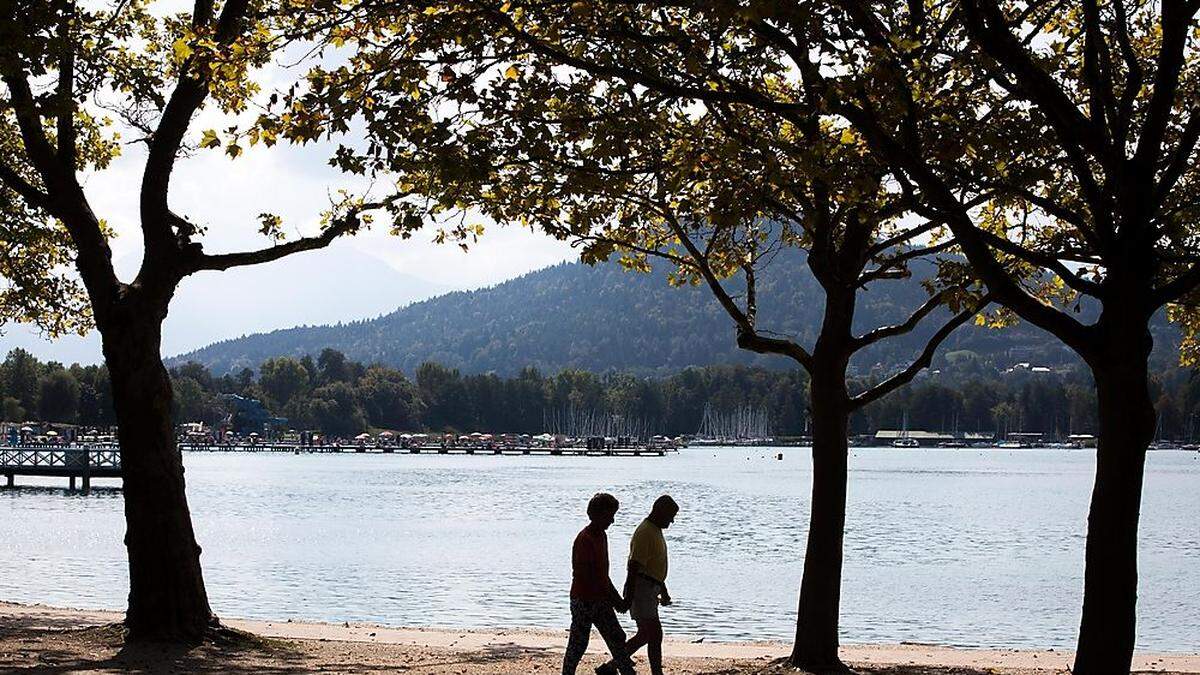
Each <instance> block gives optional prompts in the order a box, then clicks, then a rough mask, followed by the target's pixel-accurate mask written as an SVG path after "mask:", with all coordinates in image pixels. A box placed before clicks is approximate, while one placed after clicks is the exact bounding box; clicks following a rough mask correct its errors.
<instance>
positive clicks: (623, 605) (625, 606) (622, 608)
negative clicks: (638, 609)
mask: <svg viewBox="0 0 1200 675" xmlns="http://www.w3.org/2000/svg"><path fill="white" fill-rule="evenodd" d="M631 604H632V603H631V602H629V601H628V600H626V599H625V598H621V601H620V602H618V603H617V604H615V605H613V609H615V610H617V613H618V614H625V613H626V612H628V611H629V606H630V605H631Z"/></svg>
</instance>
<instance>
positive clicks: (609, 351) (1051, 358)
mask: <svg viewBox="0 0 1200 675" xmlns="http://www.w3.org/2000/svg"><path fill="white" fill-rule="evenodd" d="M361 292H363V293H385V292H390V291H389V289H381V288H365V289H362V291H361ZM758 295H759V304H760V311H759V325H760V326H762V327H764V328H769V329H770V330H773V331H775V332H777V333H781V334H785V335H791V336H796V337H798V338H799V339H800V341H801V342H802V343H803V344H811V341H812V339H813V335H814V332H815V331H814V329H815V326H816V325H817V323H818V322H819V321H820V316H821V311H822V304H821V294H820V293H819V292H818V291H817V289H816V282H815V281H814V280H813V279H812V277H811V276H810V275H809V274H808V271H807V268H806V266H805V265H804V264H803V260H802V259H801V258H800V257H799V256H798V255H795V254H793V255H792V256H790V258H788V259H784V258H783V257H782V256H781V258H780V260H778V261H776V264H774V265H773V266H772V267H771V268H770V269H769V270H768V273H767V274H766V275H765V276H764V277H762V278H760V280H759V289H758ZM861 297H862V300H861V303H860V310H859V312H858V323H859V325H860V326H862V328H863V329H864V330H865V329H869V328H871V327H875V326H878V325H882V324H887V323H896V322H899V321H902V320H903V319H904V318H905V317H906V316H907V315H908V313H909V312H911V311H912V310H913V309H915V308H916V307H918V306H919V305H920V304H921V303H922V302H924V300H925V299H926V297H927V296H926V293H925V290H924V289H923V288H922V287H921V285H920V283H919V281H918V280H917V279H915V278H914V279H907V280H897V281H892V282H888V283H886V284H876V285H874V286H872V287H871V290H869V291H864V292H863V294H862V296H861ZM932 330H933V323H932V322H931V321H930V322H929V325H927V326H926V327H924V329H922V330H918V331H916V332H915V333H913V334H912V335H910V336H908V337H907V338H902V339H897V340H888V341H884V342H883V343H881V344H879V345H877V346H876V347H875V348H874V350H871V351H867V352H864V353H863V354H862V357H863V358H861V359H860V360H859V362H857V363H856V364H854V366H855V368H856V372H857V373H859V374H869V373H871V372H872V371H873V370H874V371H876V372H886V371H888V370H890V369H893V368H894V367H895V366H896V365H897V364H899V363H902V362H906V361H907V360H908V359H910V358H911V357H912V356H913V355H914V354H915V353H916V352H917V351H918V350H919V348H920V346H921V341H922V340H923V339H924V337H925V336H926V335H928V334H929V333H930V332H932ZM1157 333H1159V334H1158V335H1156V342H1157V343H1158V345H1157V349H1158V354H1159V357H1160V358H1161V359H1162V360H1163V363H1166V362H1169V361H1170V359H1171V358H1172V357H1171V356H1170V351H1171V349H1172V348H1173V346H1174V345H1175V344H1176V341H1177V337H1176V333H1175V332H1174V331H1172V330H1170V329H1169V328H1167V327H1166V326H1165V325H1160V329H1159V330H1158V331H1157ZM734 338H735V334H734V330H733V327H732V324H731V322H730V321H729V319H728V317H727V316H726V315H725V314H724V313H723V311H722V310H721V308H720V307H719V306H718V304H717V303H716V301H715V300H713V298H712V296H711V295H710V294H709V292H708V291H707V289H705V288H672V287H670V286H668V285H667V283H666V282H665V280H664V278H663V275H662V274H660V273H654V274H641V273H635V272H628V271H625V270H623V269H622V268H620V267H619V266H617V265H615V264H601V265H597V266H595V267H591V266H587V265H583V264H579V263H564V264H561V265H557V266H554V267H550V268H547V269H543V270H539V271H537V272H532V273H530V274H527V275H525V276H522V277H519V278H516V279H513V280H510V281H507V282H505V283H502V284H499V285H497V286H494V287H491V288H486V289H481V290H476V291H470V292H455V293H450V294H448V295H443V296H440V297H437V298H433V299H431V300H426V301H424V302H419V303H415V304H412V305H409V306H407V307H404V308H402V309H399V310H397V311H395V312H392V313H391V314H387V315H384V316H381V317H379V318H376V319H373V320H368V321H361V322H355V323H348V324H340V325H333V326H303V327H297V328H288V329H283V330H277V331H273V332H270V333H262V334H256V335H251V336H247V337H242V338H238V339H233V340H227V341H223V342H218V343H216V344H213V345H210V346H208V347H205V348H203V349H200V350H197V351H194V352H190V353H187V354H182V355H179V356H177V357H175V358H173V359H170V360H169V361H168V363H169V364H176V365H177V364H181V363H184V362H187V361H196V362H199V363H202V364H204V365H206V366H208V367H209V368H211V369H212V370H213V371H214V372H217V373H225V372H230V371H235V370H240V369H241V368H245V367H249V368H254V367H256V366H257V365H258V364H259V363H261V362H262V361H264V360H265V359H267V358H271V357H276V356H295V357H300V356H304V355H306V354H307V355H313V356H315V355H316V354H318V353H320V351H321V350H322V349H324V348H326V347H331V348H333V349H337V350H338V351H341V352H343V353H345V354H346V356H347V357H348V358H351V359H354V360H357V361H363V362H366V363H381V364H386V365H389V366H392V367H395V368H399V369H401V370H402V371H404V372H407V373H412V372H414V371H415V369H416V368H417V366H419V365H420V364H421V363H423V362H426V361H433V362H437V363H441V364H444V365H446V366H448V367H451V368H456V369H459V370H460V371H462V372H463V373H486V372H495V373H498V374H501V375H511V374H515V373H517V372H519V371H520V370H521V369H522V368H525V367H535V368H538V369H539V370H541V371H542V372H547V373H554V372H558V371H560V370H562V369H564V368H578V369H583V370H589V371H593V372H607V371H611V370H619V371H623V372H637V373H645V374H650V373H657V374H667V373H672V372H676V371H679V370H680V369H683V368H686V367H688V366H706V365H713V364H744V365H757V366H763V367H767V368H791V367H793V365H794V364H792V363H790V362H789V361H788V360H787V359H785V358H783V357H779V356H773V355H767V356H763V355H754V354H750V353H747V352H744V351H742V350H739V349H738V348H737V345H736V344H735V339H734ZM1164 343H1165V347H1164ZM956 349H970V350H972V351H974V352H977V353H979V354H980V355H981V356H983V357H985V358H987V359H989V360H994V361H995V362H996V363H997V364H998V365H1007V364H1010V363H1013V362H1017V361H1030V360H1032V361H1036V362H1040V363H1045V364H1057V363H1062V362H1065V361H1069V360H1071V359H1072V356H1071V355H1070V354H1069V353H1068V352H1067V351H1066V350H1065V348H1064V347H1063V346H1062V344H1061V343H1060V342H1059V341H1057V340H1054V339H1049V338H1047V337H1046V336H1045V335H1044V334H1043V333H1041V332H1040V331H1038V330H1036V329H1034V328H1031V327H1027V326H1017V327H1015V328H1011V329H1007V330H1003V331H997V330H991V329H986V328H980V327H976V326H968V327H965V328H963V329H962V330H960V331H959V332H958V333H957V334H956V335H954V336H952V337H951V338H950V339H949V340H947V342H946V344H945V345H944V346H943V350H944V351H951V350H956Z"/></svg>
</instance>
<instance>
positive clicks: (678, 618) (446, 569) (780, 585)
mask: <svg viewBox="0 0 1200 675" xmlns="http://www.w3.org/2000/svg"><path fill="white" fill-rule="evenodd" d="M775 452H783V453H784V460H783V461H778V460H776V459H775V458H774V454H775ZM807 452H808V451H807V449H801V448H786V449H782V450H778V451H776V450H766V449H758V448H720V449H714V448H691V449H685V450H683V451H681V452H680V453H679V454H677V455H673V456H669V457H663V458H657V457H656V458H645V457H643V458H610V457H588V458H575V457H527V456H518V457H508V456H505V457H494V456H445V455H424V456H411V455H354V454H346V455H300V456H293V455H272V454H207V453H188V454H185V456H184V462H185V464H186V467H187V476H188V490H189V495H190V499H191V504H192V516H193V518H194V520H195V523H196V529H197V535H198V538H199V540H200V544H201V545H202V546H203V548H204V555H203V558H202V561H203V565H204V570H205V575H206V579H207V582H208V589H209V594H210V597H211V600H212V605H213V607H214V609H215V610H216V611H217V612H218V614H221V615H225V616H238V617H250V618H264V619H286V618H296V619H312V620H323V621H343V620H350V621H373V622H380V623H386V624H393V625H434V626H481V627H484V626H491V627H500V626H513V627H517V626H531V627H533V626H537V627H549V628H563V627H565V626H566V625H567V623H568V614H569V612H568V609H567V588H568V586H569V579H570V546H571V541H572V539H573V537H574V535H575V533H576V532H577V531H578V529H579V528H580V527H581V526H582V525H583V524H584V522H585V517H584V515H583V509H584V505H585V503H586V501H587V499H588V497H589V496H590V495H591V494H592V493H593V492H595V491H597V490H601V489H603V490H607V491H610V492H613V493H614V494H616V495H617V496H618V498H619V499H620V500H621V504H622V506H621V511H620V512H619V513H618V514H617V521H616V524H615V525H614V526H613V527H612V529H611V530H610V531H609V541H610V546H611V557H612V559H613V561H614V564H613V571H614V576H615V577H616V582H617V584H618V585H619V584H620V583H621V580H622V578H623V576H622V573H623V571H622V567H623V560H624V555H625V551H626V550H627V549H626V547H627V546H628V538H629V535H630V533H631V532H632V530H633V528H634V527H635V526H636V525H637V523H638V522H639V521H640V520H641V518H642V517H643V516H644V514H645V512H647V511H648V509H649V507H650V504H651V502H652V501H653V499H654V498H655V497H657V496H658V495H659V494H661V493H664V492H669V493H670V494H672V495H673V496H674V497H675V498H676V500H677V501H678V502H679V503H680V505H681V506H682V511H681V512H680V514H679V517H678V518H677V519H676V522H675V525H674V526H672V527H671V528H670V529H669V530H668V531H667V540H668V543H669V547H670V553H671V572H670V577H669V579H668V582H669V586H670V588H671V594H672V595H673V596H674V598H675V600H676V605H675V606H674V607H671V608H668V609H666V610H664V611H663V617H664V623H665V625H666V628H667V630H668V631H669V632H670V633H674V634H688V635H696V636H700V635H703V636H706V637H707V638H708V639H709V640H718V639H726V640H729V639H764V638H773V639H789V638H790V636H791V634H792V630H793V628H792V626H793V622H794V616H795V604H796V598H797V592H798V591H797V589H798V587H799V581H800V571H801V565H802V557H803V551H804V535H805V530H806V525H807V521H808V492H809V485H810V482H811V477H812V474H811V467H810V464H809V461H808V458H807ZM1093 466H1094V457H1093V454H1092V453H1091V452H1088V451H1061V450H1059V451H1041V450H1016V451H1001V450H979V451H977V450H928V449H919V450H897V449H891V448H888V449H854V450H853V451H852V459H851V477H850V504H849V518H848V524H847V532H846V567H845V584H844V592H843V600H842V608H843V610H842V626H843V630H842V634H843V639H844V641H845V642H898V641H920V642H935V643H943V644H951V645H962V646H1011V647H1056V648H1064V647H1067V648H1069V647H1071V646H1073V644H1074V639H1075V635H1076V630H1077V626H1078V612H1079V606H1080V602H1081V597H1082V571H1083V547H1084V528H1085V519H1086V510H1087V503H1088V497H1089V492H1090V490H1091V483H1092V471H1093ZM18 482H19V483H23V484H25V485H30V484H31V483H32V484H36V485H45V486H53V488H39V487H24V488H18V489H14V490H0V541H2V542H3V545H2V546H0V599H3V600H10V601H17V602H44V603H50V604H55V605H67V606H76V607H96V608H117V609H119V608H121V607H122V606H123V604H124V597H125V595H126V594H127V592H128V582H127V580H126V562H125V554H124V548H123V546H122V544H121V538H122V535H123V532H124V522H123V518H122V513H121V498H120V492H119V491H116V490H112V489H109V490H103V489H101V490H97V491H96V492H94V493H93V494H92V495H91V496H89V497H83V496H79V495H71V494H67V493H66V492H65V491H64V490H63V489H62V486H63V485H65V482H66V481H65V479H58V480H53V479H48V480H40V479H36V480H35V479H30V478H23V479H22V478H18ZM99 483H100V484H104V483H105V481H100V482H99ZM109 483H110V484H111V481H110V482H109ZM1143 505H1144V508H1143V517H1142V529H1141V590H1140V605H1139V625H1138V647H1139V648H1141V649H1147V650H1157V651H1172V650H1195V649H1197V647H1198V646H1200V454H1198V453H1183V452H1159V453H1151V456H1150V460H1149V467H1148V471H1147V476H1146V490H1145V498H1144V502H1143ZM626 622H627V623H628V619H626Z"/></svg>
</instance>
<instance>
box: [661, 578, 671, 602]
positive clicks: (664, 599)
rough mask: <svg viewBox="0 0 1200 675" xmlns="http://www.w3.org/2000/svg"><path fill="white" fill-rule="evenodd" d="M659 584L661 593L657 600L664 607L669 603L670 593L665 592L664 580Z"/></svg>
mask: <svg viewBox="0 0 1200 675" xmlns="http://www.w3.org/2000/svg"><path fill="white" fill-rule="evenodd" d="M661 585H662V593H660V594H659V597H658V602H659V604H661V605H662V606H663V607H666V606H667V605H669V604H671V594H670V593H668V592H667V584H666V582H663V583H662V584H661Z"/></svg>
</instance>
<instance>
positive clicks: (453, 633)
mask: <svg viewBox="0 0 1200 675" xmlns="http://www.w3.org/2000/svg"><path fill="white" fill-rule="evenodd" d="M120 620H121V614H120V613H117V612H104V611H91V610H73V609H63V608H57V607H46V606H42V605H33V606H29V605H15V604H6V603H0V670H3V671H4V672H52V673H82V672H89V673H110V672H127V671H130V670H132V671H137V672H204V673H255V674H256V675H272V674H273V673H302V672H344V673H350V672H408V673H429V674H431V675H432V674H438V675H440V674H443V673H445V674H450V673H455V674H472V675H473V674H475V673H480V674H482V673H494V674H496V675H517V674H520V675H528V674H530V673H539V674H540V673H555V672H557V671H558V669H559V667H560V664H561V659H562V647H563V645H564V644H565V642H566V635H565V632H562V631H545V630H501V629H497V630H455V629H443V628H395V627H387V626H375V625H369V624H341V625H337V624H324V623H307V622H305V623H300V622H291V621H286V622H268V621H248V620H238V619H232V620H226V621H225V623H226V625H228V626H231V627H233V628H236V629H239V630H242V631H246V632H249V633H253V634H255V635H258V636H262V637H264V638H267V639H265V640H261V641H254V640H237V641H233V642H226V643H219V644H206V645H202V646H199V647H195V648H191V649H168V648H153V647H152V648H137V649H134V648H126V647H124V645H123V644H122V641H121V635H120V631H119V630H117V629H115V628H112V627H111V626H110V624H114V623H117V622H119V621H120ZM591 647H592V648H591V650H590V651H589V656H588V659H587V660H586V661H585V662H584V666H582V667H581V668H580V670H579V672H580V673H590V672H591V668H592V667H594V665H596V664H598V663H599V662H600V660H601V655H602V652H601V649H602V642H601V641H600V640H599V638H598V637H596V636H593V640H592V646H591ZM787 652H788V649H787V646H786V645H783V644H780V643H773V642H748V643H709V642H701V643H694V642H687V641H669V642H668V643H667V644H665V645H664V653H665V654H666V657H667V662H668V663H667V671H668V672H670V673H679V674H689V675H701V674H703V675H740V674H749V673H776V672H784V671H782V670H781V669H779V668H778V667H777V666H775V665H773V662H775V661H776V660H778V659H780V658H782V657H784V656H786V655H787ZM842 653H843V658H845V659H846V660H847V661H849V662H850V663H853V664H854V665H855V666H856V667H859V668H860V669H862V670H863V671H865V672H870V673H890V674H892V673H922V674H924V673H928V674H933V673H937V674H945V675H951V674H954V675H960V674H975V673H980V674H982V673H1005V674H1006V675H1007V674H1011V675H1018V674H1019V675H1032V674H1033V673H1067V672H1069V671H1068V670H1067V668H1068V667H1069V666H1070V660H1071V654H1070V653H1063V652H1055V651H1029V650H1020V651H1015V650H983V649H955V648H950V647H940V646H933V645H852V646H847V647H845V648H844V649H843V652H842ZM643 669H644V662H643ZM1134 669H1135V670H1136V671H1139V672H1155V673H1180V674H1183V673H1187V674H1197V675H1200V653H1197V654H1157V655H1156V654H1139V655H1137V657H1136V659H1135V664H1134ZM791 672H794V671H791Z"/></svg>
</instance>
